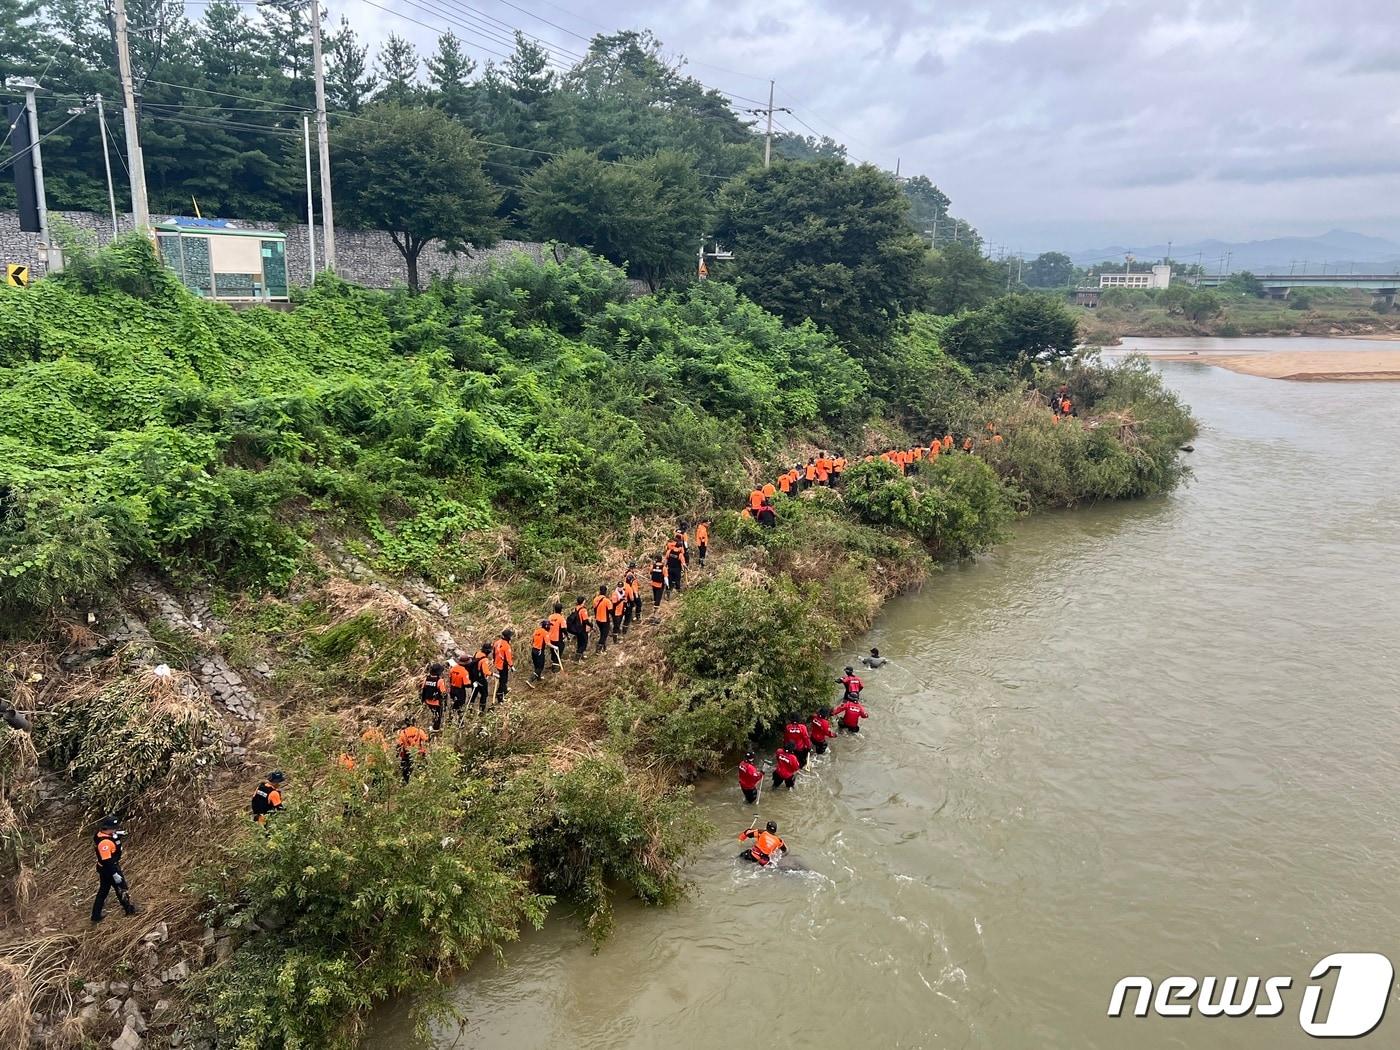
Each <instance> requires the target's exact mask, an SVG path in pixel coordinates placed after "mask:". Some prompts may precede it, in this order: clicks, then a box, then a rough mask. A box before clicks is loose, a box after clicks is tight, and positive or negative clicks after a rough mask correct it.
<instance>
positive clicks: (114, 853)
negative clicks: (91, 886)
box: [92, 817, 136, 922]
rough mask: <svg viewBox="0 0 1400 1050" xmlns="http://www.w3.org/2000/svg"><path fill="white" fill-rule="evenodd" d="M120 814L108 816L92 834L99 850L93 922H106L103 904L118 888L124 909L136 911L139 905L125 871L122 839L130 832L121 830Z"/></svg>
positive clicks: (118, 894)
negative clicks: (118, 817)
mask: <svg viewBox="0 0 1400 1050" xmlns="http://www.w3.org/2000/svg"><path fill="white" fill-rule="evenodd" d="M120 827H121V824H120V822H119V821H118V820H117V818H116V817H107V818H106V819H104V820H103V821H102V823H101V824H99V825H98V827H97V832H96V834H94V835H93V836H92V845H93V849H94V850H95V851H96V853H97V898H96V899H95V900H94V901H93V902H92V921H93V922H101V921H102V906H103V905H104V904H106V903H107V894H108V893H110V892H112V891H113V890H116V892H117V900H119V901H121V905H122V911H124V912H126V913H127V914H128V915H135V914H136V905H134V904H132V903H131V894H130V893H129V892H128V888H127V882H126V875H125V874H124V873H123V872H122V839H123V838H125V837H126V832H125V831H121V830H120Z"/></svg>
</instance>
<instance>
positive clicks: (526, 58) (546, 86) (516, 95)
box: [501, 30, 554, 107]
mask: <svg viewBox="0 0 1400 1050" xmlns="http://www.w3.org/2000/svg"><path fill="white" fill-rule="evenodd" d="M501 75H502V79H503V80H504V81H505V83H506V86H507V87H508V89H509V91H510V96H511V98H513V99H514V100H515V101H516V102H518V103H519V104H520V105H522V106H527V107H528V106H535V105H538V104H539V103H540V102H542V101H544V99H545V97H546V96H548V95H549V93H550V92H551V91H553V90H554V71H553V70H552V69H550V68H549V52H548V51H546V50H545V49H544V48H543V47H542V46H540V45H539V44H537V43H535V41H533V40H530V39H528V38H527V37H526V36H525V34H524V33H521V32H520V31H518V30H517V31H516V34H515V50H513V51H512V52H511V54H510V58H508V59H506V64H505V67H504V69H503V70H502V74H501Z"/></svg>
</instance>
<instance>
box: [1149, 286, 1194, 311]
mask: <svg viewBox="0 0 1400 1050" xmlns="http://www.w3.org/2000/svg"><path fill="white" fill-rule="evenodd" d="M1190 300H1191V286H1190V285H1186V284H1169V285H1167V286H1166V287H1165V288H1163V289H1162V291H1161V292H1160V293H1159V294H1158V295H1157V302H1158V303H1160V304H1161V305H1162V306H1163V307H1164V308H1165V309H1166V311H1167V313H1169V314H1172V315H1179V314H1182V313H1185V311H1186V304H1187V303H1188V302H1190Z"/></svg>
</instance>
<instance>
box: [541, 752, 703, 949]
mask: <svg viewBox="0 0 1400 1050" xmlns="http://www.w3.org/2000/svg"><path fill="white" fill-rule="evenodd" d="M534 809H535V811H536V812H538V813H539V815H540V816H539V819H538V820H537V821H536V822H535V824H534V826H533V828H532V829H531V845H530V858H531V861H532V863H533V866H534V870H535V877H536V879H537V880H538V882H539V885H540V888H541V889H543V890H545V891H546V892H549V893H552V894H554V895H555V896H558V897H561V898H566V899H568V900H571V901H574V902H576V903H578V904H580V905H581V906H582V908H583V909H584V916H583V921H584V926H585V928H586V929H587V930H588V933H589V935H590V936H591V937H592V938H593V939H594V941H595V942H597V941H601V940H602V939H603V938H604V937H606V936H607V934H608V932H609V931H610V930H611V928H612V904H611V900H612V894H611V892H610V889H609V887H610V886H612V885H616V884H621V885H624V886H626V887H627V888H628V889H630V890H631V891H632V892H633V893H634V894H636V895H637V896H638V897H639V898H640V899H641V900H643V901H645V902H646V903H648V904H666V903H670V902H672V901H674V900H676V898H677V897H679V895H680V894H681V892H682V890H683V888H684V882H683V880H682V877H681V873H680V866H679V865H680V862H681V861H683V860H684V859H685V858H687V857H688V856H690V854H691V853H692V852H693V851H694V850H695V849H696V847H697V846H698V845H699V843H700V842H701V841H703V839H704V838H705V836H706V835H707V834H708V833H709V832H710V830H711V829H710V827H709V825H708V824H707V823H706V821H705V820H704V818H703V817H701V815H700V812H699V810H697V809H696V808H695V806H694V804H693V803H692V802H691V800H690V792H689V790H686V789H675V790H666V791H659V792H658V791H655V790H647V789H645V788H644V787H642V786H641V785H639V784H638V783H637V782H636V780H635V779H634V778H633V777H631V776H630V775H629V774H628V772H627V770H626V768H625V767H624V766H623V764H622V763H621V762H620V761H618V760H617V759H615V758H612V757H610V756H605V755H593V756H588V757H585V758H582V759H580V760H578V761H577V762H575V763H574V764H573V765H572V766H571V767H570V768H569V769H568V770H567V771H564V772H561V773H555V774H553V775H551V776H549V777H548V779H547V780H546V781H545V783H544V785H543V788H542V791H541V794H540V796H539V798H538V799H537V800H536V802H535V805H534Z"/></svg>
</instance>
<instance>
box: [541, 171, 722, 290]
mask: <svg viewBox="0 0 1400 1050" xmlns="http://www.w3.org/2000/svg"><path fill="white" fill-rule="evenodd" d="M522 194H523V198H524V201H525V208H524V218H525V221H526V224H527V225H528V227H529V229H530V230H531V231H533V232H534V233H535V235H536V236H539V237H542V238H545V239H550V240H560V241H564V242H566V243H569V244H580V245H583V246H585V247H588V248H592V249H593V250H594V251H596V252H598V253H599V254H601V255H603V256H604V257H606V258H608V259H610V260H612V261H613V262H615V263H618V264H619V265H623V264H627V265H629V267H630V269H631V272H632V273H633V274H634V275H635V276H637V277H641V278H643V279H645V280H647V281H649V282H651V284H652V286H653V287H655V286H656V283H657V282H658V281H661V280H665V279H667V278H672V277H677V276H679V275H681V274H683V273H686V272H689V271H690V270H691V268H692V267H693V266H694V258H695V256H694V246H695V245H696V243H698V241H699V239H700V237H702V236H703V235H704V233H705V230H706V224H707V222H708V219H709V206H708V204H707V202H706V199H705V196H704V193H703V191H702V189H701V187H700V180H699V178H698V176H697V175H696V174H695V169H694V165H693V164H692V163H691V161H690V158H689V157H686V156H683V155H681V154H677V153H658V154H657V155H656V156H654V157H650V158H648V159H646V160H644V161H640V162H635V163H627V164H623V163H620V162H619V163H607V162H605V161H601V160H599V159H598V158H597V157H593V156H590V155H588V154H587V153H585V152H583V151H582V150H572V151H570V152H569V153H566V154H564V155H563V156H562V157H556V158H554V159H553V160H551V161H550V162H549V163H548V164H546V165H545V166H544V167H542V168H540V169H539V170H537V171H536V172H535V173H534V174H533V175H532V176H530V178H529V179H528V180H526V183H525V185H524V187H523V190H522Z"/></svg>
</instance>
